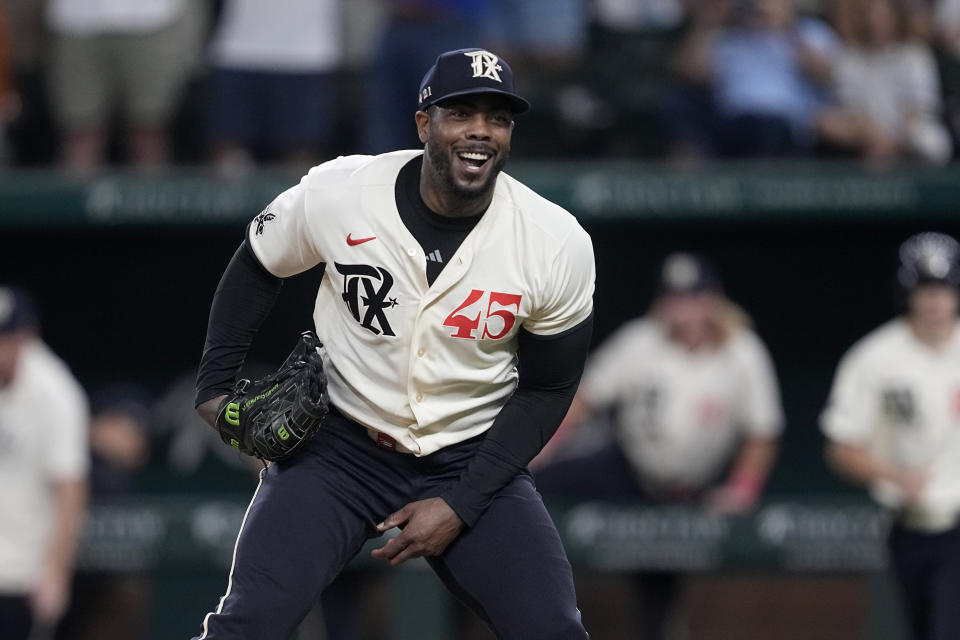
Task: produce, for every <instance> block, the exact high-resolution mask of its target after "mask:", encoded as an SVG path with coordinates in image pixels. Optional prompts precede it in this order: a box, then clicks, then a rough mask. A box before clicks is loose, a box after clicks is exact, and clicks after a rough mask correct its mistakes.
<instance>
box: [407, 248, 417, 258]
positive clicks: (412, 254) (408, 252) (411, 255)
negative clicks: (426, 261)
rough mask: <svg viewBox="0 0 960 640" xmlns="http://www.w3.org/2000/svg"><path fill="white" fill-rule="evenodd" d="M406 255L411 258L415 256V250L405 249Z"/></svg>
mask: <svg viewBox="0 0 960 640" xmlns="http://www.w3.org/2000/svg"><path fill="white" fill-rule="evenodd" d="M407 255H408V256H410V257H411V258H412V257H413V256H415V255H417V250H416V249H414V248H413V247H410V248H409V249H407Z"/></svg>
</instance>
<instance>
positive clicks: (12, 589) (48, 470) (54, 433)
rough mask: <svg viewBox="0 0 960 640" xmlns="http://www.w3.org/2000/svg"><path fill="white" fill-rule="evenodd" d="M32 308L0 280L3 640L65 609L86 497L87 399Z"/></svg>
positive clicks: (47, 623) (45, 626) (46, 629)
mask: <svg viewBox="0 0 960 640" xmlns="http://www.w3.org/2000/svg"><path fill="white" fill-rule="evenodd" d="M35 309H36V307H35V306H34V304H33V302H32V301H31V299H30V297H29V296H28V295H27V294H26V293H25V292H24V291H22V290H20V289H17V288H12V287H4V286H0V487H2V490H0V638H2V639H3V640H26V638H28V637H33V638H39V637H45V636H44V634H47V633H50V632H51V631H52V629H53V627H54V626H55V624H56V622H57V620H58V619H59V618H60V616H61V615H62V614H63V612H64V609H65V608H66V605H67V600H68V597H69V588H70V576H71V573H72V568H73V555H74V549H75V547H76V542H77V537H78V535H79V531H80V523H81V519H82V517H83V513H84V507H85V504H86V495H87V468H88V465H89V462H88V446H87V423H88V420H89V415H88V410H87V401H86V396H85V395H84V392H83V389H82V388H81V387H80V385H79V383H77V381H76V380H74V378H73V376H72V375H71V373H70V371H69V369H68V368H67V366H66V364H64V363H63V361H62V360H60V359H59V358H58V357H57V356H56V355H55V354H54V353H53V352H52V351H51V350H50V349H49V348H48V347H47V346H46V345H45V344H44V343H43V342H42V341H41V340H40V339H39V337H38V336H37V326H38V323H37V314H36V312H35ZM31 630H32V633H33V634H34V635H33V636H31V635H30V634H31Z"/></svg>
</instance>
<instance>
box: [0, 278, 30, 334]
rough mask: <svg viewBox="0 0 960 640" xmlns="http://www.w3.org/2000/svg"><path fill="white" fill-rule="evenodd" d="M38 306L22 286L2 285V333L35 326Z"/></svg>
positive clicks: (0, 295) (0, 327)
mask: <svg viewBox="0 0 960 640" xmlns="http://www.w3.org/2000/svg"><path fill="white" fill-rule="evenodd" d="M37 324H38V319H37V307H36V305H34V303H33V299H32V298H31V297H30V294H28V293H27V292H26V291H24V290H23V289H21V288H20V287H11V286H2V285H0V333H8V332H11V331H17V330H19V329H27V328H35V327H36V326H37Z"/></svg>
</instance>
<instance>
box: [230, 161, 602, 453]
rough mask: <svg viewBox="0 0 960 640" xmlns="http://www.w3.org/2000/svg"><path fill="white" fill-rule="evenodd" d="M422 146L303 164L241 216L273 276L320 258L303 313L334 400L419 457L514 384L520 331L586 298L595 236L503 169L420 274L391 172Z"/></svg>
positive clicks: (571, 323)
mask: <svg viewBox="0 0 960 640" xmlns="http://www.w3.org/2000/svg"><path fill="white" fill-rule="evenodd" d="M420 153H422V152H421V151H397V152H393V153H388V154H383V155H380V156H348V157H341V158H338V159H336V160H332V161H330V162H327V163H325V164H322V165H320V166H318V167H314V168H313V169H311V171H310V172H309V173H308V174H307V175H306V176H305V177H304V178H303V180H301V182H300V184H298V185H297V186H295V187H293V188H291V189H289V190H287V191H285V192H284V193H282V194H281V195H280V196H279V197H277V199H276V200H274V201H273V202H272V203H271V204H270V205H269V206H268V207H267V208H266V209H265V210H264V211H263V212H262V213H261V214H260V215H258V216H257V217H256V218H255V219H254V221H253V223H252V224H251V225H250V227H249V231H248V238H249V242H250V245H251V247H252V248H253V251H254V253H255V255H256V256H257V258H258V259H259V260H260V262H261V263H262V264H263V266H264V267H265V268H266V269H267V270H268V271H269V272H271V273H272V274H274V275H276V276H279V277H288V276H291V275H294V274H296V273H300V272H302V271H305V270H307V269H309V268H311V267H313V266H314V265H316V264H319V263H325V265H326V268H325V276H324V278H323V281H322V284H321V286H320V290H319V292H318V294H317V300H316V307H315V311H314V322H315V324H316V331H317V335H318V336H319V337H320V339H321V340H322V341H323V343H324V351H325V354H324V362H325V365H326V366H327V374H328V378H329V386H328V389H329V393H330V399H331V402H332V403H333V404H334V405H335V406H336V407H337V408H338V409H339V410H340V411H341V412H342V413H344V414H345V415H346V416H347V417H349V418H351V419H353V420H354V421H356V422H358V423H360V424H363V425H365V426H366V427H368V429H370V430H371V432H372V433H373V432H382V433H385V434H387V435H389V436H391V437H392V438H393V439H394V440H396V442H397V446H398V449H399V450H401V451H404V452H407V453H413V454H415V455H418V456H422V455H427V454H430V453H432V452H434V451H437V450H438V449H440V448H442V447H445V446H448V445H451V444H455V443H457V442H460V441H463V440H466V439H468V438H471V437H473V436H477V435H479V434H481V433H483V432H484V431H486V430H487V429H488V428H489V427H490V426H491V424H492V423H493V420H494V418H496V416H497V414H498V413H499V411H500V408H501V407H502V406H503V404H504V403H505V402H506V401H507V399H508V398H509V397H510V395H511V394H512V393H513V390H514V388H515V387H516V383H517V379H518V378H517V376H518V373H517V368H516V364H517V362H516V342H517V332H518V331H519V330H520V329H521V328H523V329H525V330H526V331H529V332H531V333H535V334H542V335H553V334H557V333H561V332H563V331H566V330H568V329H572V328H574V327H576V326H577V325H578V324H580V323H581V322H583V321H584V320H586V319H587V318H588V317H589V316H590V314H591V313H592V309H593V287H594V261H593V247H592V245H591V242H590V238H589V236H588V235H587V233H586V232H585V231H584V230H583V229H582V228H581V227H580V225H579V224H578V223H577V221H576V219H575V218H574V217H573V216H572V215H570V214H569V213H568V212H566V211H565V210H564V209H562V208H561V207H559V206H557V205H555V204H553V203H551V202H549V201H548V200H546V199H544V198H542V197H540V196H539V195H537V194H536V193H534V192H533V191H531V190H530V189H529V188H527V187H525V186H524V185H523V184H521V183H519V182H518V181H516V180H514V179H513V178H511V177H510V176H508V175H506V174H503V173H501V174H500V175H499V177H498V178H497V183H496V187H495V190H494V195H493V201H492V202H491V204H490V207H489V208H488V209H487V211H486V212H485V213H484V215H483V217H482V218H481V219H480V221H479V222H478V223H477V225H476V227H474V229H473V230H472V231H471V232H470V234H469V235H468V236H467V238H466V239H465V240H464V242H463V244H461V245H460V248H459V249H458V250H457V252H456V253H455V254H454V255H453V256H451V257H450V258H449V260H448V261H447V264H446V266H445V267H444V269H443V271H442V272H441V273H440V275H439V276H438V277H437V279H436V281H434V283H433V285H428V283H427V279H426V272H425V270H426V260H427V257H426V256H425V255H424V251H423V249H422V248H421V247H420V245H419V244H418V242H417V240H416V239H415V238H414V237H413V236H412V235H411V233H410V232H409V231H408V230H407V228H406V227H405V226H404V225H403V222H402V221H401V219H400V215H399V213H398V211H397V206H396V201H395V194H394V184H395V182H396V178H397V174H398V173H399V171H400V169H401V168H402V167H403V165H404V164H406V163H407V162H409V161H410V160H411V159H413V158H414V157H415V156H416V155H418V154H420Z"/></svg>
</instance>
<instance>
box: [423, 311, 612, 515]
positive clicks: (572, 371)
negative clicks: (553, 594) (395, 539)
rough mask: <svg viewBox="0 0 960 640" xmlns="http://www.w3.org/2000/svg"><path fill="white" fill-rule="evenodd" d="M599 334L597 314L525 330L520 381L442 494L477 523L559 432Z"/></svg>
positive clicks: (519, 352)
mask: <svg viewBox="0 0 960 640" xmlns="http://www.w3.org/2000/svg"><path fill="white" fill-rule="evenodd" d="M592 333H593V316H592V315H591V316H590V317H589V318H587V319H586V320H584V321H583V322H582V323H580V324H579V325H577V326H576V327H574V328H573V329H570V330H568V331H565V332H563V333H561V334H557V335H553V336H540V335H536V334H533V333H529V332H527V331H524V330H522V329H521V331H520V335H519V344H518V348H517V356H518V359H519V365H518V366H519V370H520V380H519V383H518V385H517V389H516V391H515V392H514V394H513V395H512V396H511V397H510V399H509V400H507V403H506V404H505V405H504V406H503V409H501V410H500V413H499V414H498V415H497V418H496V419H495V420H494V422H493V425H492V426H491V427H490V429H489V431H487V434H486V436H485V438H484V440H483V442H482V443H481V444H480V446H479V447H478V448H477V452H476V454H475V455H474V457H473V459H472V460H471V461H470V464H469V465H468V466H467V469H466V471H464V473H463V475H462V476H461V477H460V480H459V481H458V482H457V483H456V484H454V485H452V486H451V487H450V488H449V489H447V490H446V491H445V492H444V493H442V494H441V496H440V497H441V498H443V499H444V501H446V503H447V504H449V505H450V507H451V508H452V509H453V510H454V511H455V512H456V514H457V515H458V516H460V519H461V520H463V522H464V523H465V524H466V525H467V526H473V525H474V524H475V523H476V521H477V519H479V517H480V515H481V514H482V513H483V512H484V511H485V510H486V508H487V506H489V504H490V500H491V499H492V498H493V496H494V494H496V493H497V491H499V490H500V489H502V488H503V487H505V486H506V485H507V484H508V483H509V482H510V480H512V479H513V477H514V476H515V475H517V473H520V472H521V471H523V469H525V468H526V466H527V464H529V463H530V461H531V460H533V458H534V457H535V456H536V455H537V454H538V453H539V452H540V450H541V449H542V448H543V446H544V445H545V444H546V443H547V441H548V440H550V438H551V437H552V436H553V434H554V433H555V432H556V430H557V427H559V426H560V422H562V421H563V418H564V416H565V415H566V413H567V409H569V408H570V402H571V401H572V400H573V396H574V394H575V393H576V391H577V386H578V385H579V383H580V376H581V375H582V374H583V366H584V362H585V361H586V358H587V351H588V349H589V347H590V337H591V335H592Z"/></svg>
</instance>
